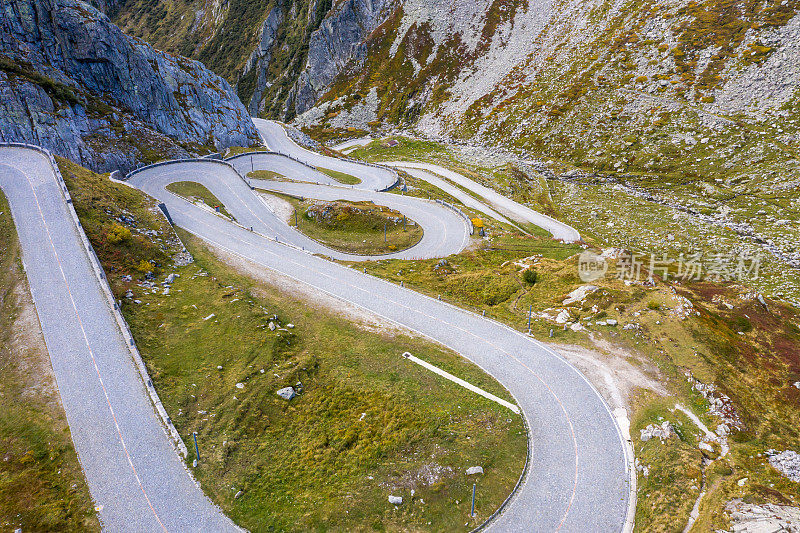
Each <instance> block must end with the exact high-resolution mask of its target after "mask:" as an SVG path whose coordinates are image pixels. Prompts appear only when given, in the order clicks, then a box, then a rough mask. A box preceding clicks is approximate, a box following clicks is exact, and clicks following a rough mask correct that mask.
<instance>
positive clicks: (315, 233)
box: [281, 195, 423, 255]
mask: <svg viewBox="0 0 800 533" xmlns="http://www.w3.org/2000/svg"><path fill="white" fill-rule="evenodd" d="M281 196H282V197H283V198H285V199H287V200H288V201H289V202H290V203H291V204H292V205H294V208H295V215H296V217H295V219H297V220H298V222H299V223H300V225H299V227H298V228H297V229H298V230H299V231H301V232H303V233H304V234H306V235H308V236H309V237H311V238H312V239H314V240H316V241H319V242H321V243H323V244H325V245H326V246H329V247H330V248H333V249H334V250H340V251H342V252H349V253H354V254H366V255H377V254H386V253H391V252H396V251H399V250H405V249H407V248H410V247H412V246H414V245H415V244H417V243H418V242H419V241H420V239H422V233H423V232H422V228H421V227H420V226H419V225H417V224H415V223H414V222H413V221H410V224H406V227H405V228H404V227H403V223H402V221H401V222H395V221H393V220H389V219H390V218H394V219H402V218H403V214H402V213H399V212H397V211H392V210H390V209H388V208H385V207H380V206H376V205H375V204H373V203H371V202H356V203H353V202H343V201H337V202H323V203H320V202H316V201H314V200H304V201H300V200H298V199H296V198H293V197H290V196H285V195H281ZM317 204H319V205H322V206H332V210H333V215H332V218H331V219H323V220H318V218H317V217H313V216H312V215H311V214H310V212H309V208H312V207H313V206H315V205H317ZM317 209H318V208H317ZM353 209H357V210H362V211H363V210H369V211H377V212H372V213H357V212H352V210H353ZM295 219H292V220H290V223H293V221H294V220H295ZM384 223H385V224H386V241H385V242H384ZM412 224H413V225H412Z"/></svg>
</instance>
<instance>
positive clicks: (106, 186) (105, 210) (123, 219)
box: [56, 157, 182, 297]
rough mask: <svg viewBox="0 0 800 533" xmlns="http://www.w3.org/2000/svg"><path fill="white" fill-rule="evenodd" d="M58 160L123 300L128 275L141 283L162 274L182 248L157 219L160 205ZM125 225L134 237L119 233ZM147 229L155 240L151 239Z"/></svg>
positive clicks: (84, 223) (160, 218) (163, 221)
mask: <svg viewBox="0 0 800 533" xmlns="http://www.w3.org/2000/svg"><path fill="white" fill-rule="evenodd" d="M56 161H57V162H58V166H59V169H60V170H61V174H62V175H63V176H64V180H65V181H66V183H67V187H68V188H69V192H70V195H71V196H72V200H73V205H74V206H75V211H76V212H77V213H78V217H79V218H80V221H81V225H82V226H83V229H84V231H85V232H86V236H87V237H88V238H89V241H90V242H91V243H92V246H93V247H94V249H95V251H96V252H97V255H98V256H99V257H100V260H101V261H102V262H103V266H104V268H105V270H106V273H107V274H108V279H109V281H110V283H111V289H112V291H114V294H116V295H117V297H121V296H122V295H123V294H124V293H125V291H126V290H127V288H128V286H129V283H128V282H124V281H122V277H123V276H125V275H131V276H133V277H134V278H140V277H144V276H145V275H147V273H148V272H150V273H152V274H155V275H158V274H159V273H161V272H162V271H163V269H164V268H165V267H166V266H167V265H168V264H169V263H170V262H171V257H172V254H174V253H175V252H177V251H180V249H181V248H182V245H181V243H180V242H179V241H178V240H177V238H176V237H175V234H174V232H173V231H172V228H171V226H170V225H169V223H168V222H167V220H166V219H165V218H164V217H163V216H161V215H160V214H158V208H157V207H156V202H155V201H154V200H153V199H152V198H150V197H148V196H145V195H144V194H142V193H140V192H139V191H136V190H134V189H132V188H130V187H128V186H126V185H121V184H118V183H112V182H111V181H109V179H108V174H97V173H94V172H91V171H90V170H87V169H85V168H83V167H82V166H80V165H77V164H75V163H73V162H72V161H69V160H68V159H63V158H59V157H57V158H56ZM120 226H121V227H123V228H125V229H127V230H128V231H129V233H128V232H125V231H122V232H120V231H119V230H120ZM145 230H146V231H154V232H156V236H155V237H153V236H148V235H146V234H145V233H144V231H145ZM119 235H122V237H123V238H122V240H119V238H118V236H119ZM115 237H116V238H115Z"/></svg>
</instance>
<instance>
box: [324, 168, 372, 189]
mask: <svg viewBox="0 0 800 533" xmlns="http://www.w3.org/2000/svg"><path fill="white" fill-rule="evenodd" d="M317 170H319V171H320V172H322V173H323V174H327V175H328V176H330V177H332V178H333V179H335V180H336V181H338V182H339V183H344V184H345V185H358V184H359V183H361V180H360V179H358V178H357V177H355V176H351V175H350V174H345V173H344V172H339V171H338V170H331V169H329V168H323V167H317Z"/></svg>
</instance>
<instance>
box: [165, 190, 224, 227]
mask: <svg viewBox="0 0 800 533" xmlns="http://www.w3.org/2000/svg"><path fill="white" fill-rule="evenodd" d="M167 190H168V191H170V192H174V193H175V194H177V195H178V196H182V197H184V198H186V199H187V200H189V201H190V202H202V203H204V204H205V205H207V206H208V207H210V208H211V209H213V210H215V211H216V212H217V213H220V214H222V215H224V216H226V217H227V218H229V219H231V220H235V219H234V218H233V215H231V214H230V213H228V210H227V209H225V206H224V205H222V202H220V201H219V199H218V198H217V197H216V196H214V194H213V193H212V192H211V191H209V190H208V189H207V188H205V187H204V186H203V185H200V184H199V183H196V182H194V181H176V182H174V183H170V184H169V185H167Z"/></svg>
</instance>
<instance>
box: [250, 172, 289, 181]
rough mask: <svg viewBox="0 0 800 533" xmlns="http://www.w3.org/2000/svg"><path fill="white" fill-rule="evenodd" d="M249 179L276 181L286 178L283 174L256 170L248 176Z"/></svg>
mask: <svg viewBox="0 0 800 533" xmlns="http://www.w3.org/2000/svg"><path fill="white" fill-rule="evenodd" d="M247 177H248V178H253V179H257V180H276V179H282V178H285V177H286V176H284V175H283V174H280V173H278V172H275V171H274V170H254V171H252V172H249V173H248V174H247Z"/></svg>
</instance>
